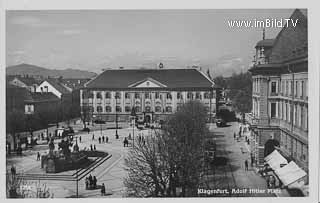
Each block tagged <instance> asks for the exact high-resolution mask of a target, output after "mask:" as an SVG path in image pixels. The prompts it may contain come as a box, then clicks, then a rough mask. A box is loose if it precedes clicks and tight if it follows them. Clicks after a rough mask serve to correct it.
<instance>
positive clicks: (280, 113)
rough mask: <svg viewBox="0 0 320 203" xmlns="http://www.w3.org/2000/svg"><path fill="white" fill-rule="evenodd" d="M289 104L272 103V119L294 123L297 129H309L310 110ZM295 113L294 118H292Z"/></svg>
mask: <svg viewBox="0 0 320 203" xmlns="http://www.w3.org/2000/svg"><path fill="white" fill-rule="evenodd" d="M291 108H292V105H291V104H290V103H287V102H272V103H271V104H270V116H271V118H279V119H282V120H284V121H287V122H289V123H291V122H293V125H295V126H296V127H302V128H303V129H306V130H307V129H308V108H306V107H303V106H300V105H297V104H295V105H294V106H293V109H291ZM291 111H293V114H292V116H293V118H292V116H291Z"/></svg>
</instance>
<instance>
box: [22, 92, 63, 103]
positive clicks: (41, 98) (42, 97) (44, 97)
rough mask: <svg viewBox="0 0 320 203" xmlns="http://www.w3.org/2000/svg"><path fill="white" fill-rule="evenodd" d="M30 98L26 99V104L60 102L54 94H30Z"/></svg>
mask: <svg viewBox="0 0 320 203" xmlns="http://www.w3.org/2000/svg"><path fill="white" fill-rule="evenodd" d="M30 96H31V97H30V98H28V99H26V100H25V102H32V103H33V102H45V101H59V100H60V99H59V97H57V96H56V95H54V94H53V93H52V92H44V93H41V92H34V93H31V94H30Z"/></svg>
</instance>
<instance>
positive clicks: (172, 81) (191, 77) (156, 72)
mask: <svg viewBox="0 0 320 203" xmlns="http://www.w3.org/2000/svg"><path fill="white" fill-rule="evenodd" d="M145 80H150V81H151V82H152V81H155V82H157V84H160V85H164V86H165V87H166V88H208V87H212V85H213V82H212V81H211V80H210V79H209V78H208V77H207V76H206V75H205V74H204V73H202V72H200V71H198V70H197V69H117V70H116V69H111V70H110V69H109V70H106V71H104V72H103V73H101V74H100V75H98V76H97V77H96V78H94V79H92V80H91V81H89V82H88V83H87V84H86V86H85V87H86V88H134V87H135V84H141V82H142V81H145Z"/></svg>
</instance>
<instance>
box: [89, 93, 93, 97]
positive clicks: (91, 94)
mask: <svg viewBox="0 0 320 203" xmlns="http://www.w3.org/2000/svg"><path fill="white" fill-rule="evenodd" d="M89 98H90V99H93V92H91V91H90V92H89Z"/></svg>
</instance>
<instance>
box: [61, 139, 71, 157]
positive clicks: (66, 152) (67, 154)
mask: <svg viewBox="0 0 320 203" xmlns="http://www.w3.org/2000/svg"><path fill="white" fill-rule="evenodd" d="M71 146H72V143H71V142H69V140H67V141H65V140H61V142H60V143H59V149H61V150H62V154H63V155H64V156H65V157H66V159H68V158H70V154H71V151H70V149H69V147H71Z"/></svg>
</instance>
